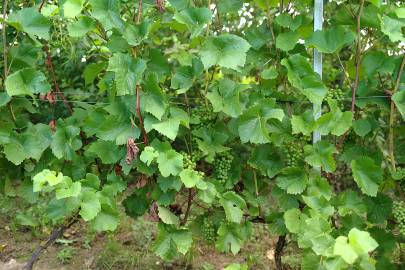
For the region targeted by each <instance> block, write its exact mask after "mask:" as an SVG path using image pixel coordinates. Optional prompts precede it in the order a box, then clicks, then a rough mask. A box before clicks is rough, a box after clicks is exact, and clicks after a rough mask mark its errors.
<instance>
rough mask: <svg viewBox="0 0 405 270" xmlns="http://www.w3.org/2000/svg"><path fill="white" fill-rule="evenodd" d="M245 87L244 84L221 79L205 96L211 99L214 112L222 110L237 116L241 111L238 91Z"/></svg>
mask: <svg viewBox="0 0 405 270" xmlns="http://www.w3.org/2000/svg"><path fill="white" fill-rule="evenodd" d="M246 88H247V86H246V85H237V84H236V83H235V82H234V81H232V80H229V79H223V80H221V81H219V83H218V84H217V85H216V86H215V87H214V88H213V90H212V91H211V92H209V93H208V94H207V98H208V99H209V101H211V104H212V107H213V110H214V112H221V111H222V112H224V113H226V114H227V115H229V116H231V117H237V116H239V115H240V114H241V113H242V105H241V103H240V100H239V99H240V97H239V96H240V91H242V90H244V89H246Z"/></svg>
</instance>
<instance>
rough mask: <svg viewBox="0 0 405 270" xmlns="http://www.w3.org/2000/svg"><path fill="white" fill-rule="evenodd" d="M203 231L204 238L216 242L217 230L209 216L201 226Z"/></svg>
mask: <svg viewBox="0 0 405 270" xmlns="http://www.w3.org/2000/svg"><path fill="white" fill-rule="evenodd" d="M201 233H202V236H203V239H204V240H205V241H207V242H208V243H212V242H215V239H216V230H215V225H214V223H213V221H212V220H211V219H209V218H204V220H203V223H202V226H201Z"/></svg>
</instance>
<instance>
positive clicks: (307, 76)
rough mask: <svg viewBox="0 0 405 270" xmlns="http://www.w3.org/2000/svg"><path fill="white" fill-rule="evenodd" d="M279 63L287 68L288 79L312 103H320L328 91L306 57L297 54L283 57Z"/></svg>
mask: <svg viewBox="0 0 405 270" xmlns="http://www.w3.org/2000/svg"><path fill="white" fill-rule="evenodd" d="M281 64H282V65H283V66H285V67H286V68H287V70H288V80H289V82H290V83H291V85H292V86H294V87H296V88H297V89H299V90H300V91H301V93H302V94H303V95H305V96H306V97H307V98H308V99H309V100H310V101H311V102H312V103H314V104H317V105H320V104H322V101H323V99H324V98H325V97H326V94H327V92H328V90H327V88H326V86H325V85H324V84H323V82H322V80H321V78H320V77H319V75H318V74H317V73H315V72H314V71H313V70H312V67H311V65H310V64H309V63H308V61H307V59H306V58H305V57H304V56H302V55H299V54H295V55H292V56H290V57H289V58H284V59H283V60H281Z"/></svg>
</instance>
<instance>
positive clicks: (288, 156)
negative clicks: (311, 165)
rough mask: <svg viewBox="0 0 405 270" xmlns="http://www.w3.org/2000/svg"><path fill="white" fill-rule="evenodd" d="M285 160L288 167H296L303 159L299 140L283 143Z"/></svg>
mask: <svg viewBox="0 0 405 270" xmlns="http://www.w3.org/2000/svg"><path fill="white" fill-rule="evenodd" d="M283 152H284V157H285V162H286V164H287V166H288V167H296V166H298V165H299V162H300V161H301V160H302V159H303V150H302V145H301V144H300V143H299V142H296V141H292V142H288V143H285V144H284V147H283Z"/></svg>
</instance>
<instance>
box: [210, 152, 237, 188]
mask: <svg viewBox="0 0 405 270" xmlns="http://www.w3.org/2000/svg"><path fill="white" fill-rule="evenodd" d="M232 161H233V156H232V154H231V153H230V152H224V153H220V154H218V155H217V156H216V157H215V160H214V167H215V174H216V176H217V178H218V180H219V181H220V182H221V183H225V182H226V180H227V179H228V176H229V171H230V170H231V166H232Z"/></svg>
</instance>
